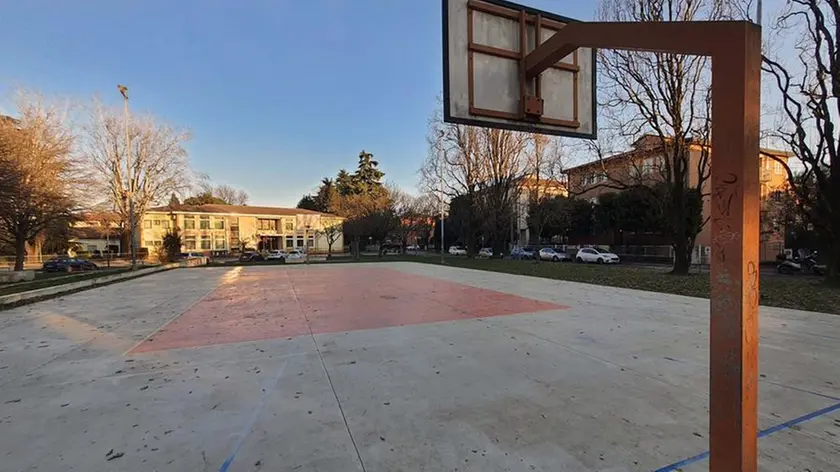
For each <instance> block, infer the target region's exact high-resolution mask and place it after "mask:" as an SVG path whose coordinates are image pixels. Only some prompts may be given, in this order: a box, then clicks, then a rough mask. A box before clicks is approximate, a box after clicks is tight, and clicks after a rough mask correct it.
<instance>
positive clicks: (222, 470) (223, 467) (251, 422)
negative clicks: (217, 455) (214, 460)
mask: <svg viewBox="0 0 840 472" xmlns="http://www.w3.org/2000/svg"><path fill="white" fill-rule="evenodd" d="M288 363H289V361H286V362H284V363H283V365H282V366H281V367H280V371H279V372H277V376H275V377H274V381H273V382H272V383H271V385H269V387H268V388H265V389H264V390H263V397H262V401H261V402H260V404H259V405H258V406H257V407H256V408H255V409H254V413H253V414H252V415H251V419H250V420H249V421H248V423H246V424H245V426H244V427H242V431H240V432H239V439H238V440H237V441H236V444H234V445H233V449H231V451H230V455H228V457H227V459H225V461H224V462H222V465H221V467H219V472H227V470H228V469H229V468H230V465H231V464H232V463H233V459H235V458H236V454H237V453H238V452H239V450H240V449H242V445H243V444H245V439H246V438H247V437H248V435H250V434H251V430H252V429H254V424H255V423H256V422H257V418H259V416H260V413H262V411H263V409H264V408H265V405H266V404H267V403H268V396H269V395H271V392H273V391H274V389H276V388H277V385H278V384H279V383H280V377H282V376H283V371H284V370H286V364H288Z"/></svg>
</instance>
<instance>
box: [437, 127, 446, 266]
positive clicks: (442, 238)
mask: <svg viewBox="0 0 840 472" xmlns="http://www.w3.org/2000/svg"><path fill="white" fill-rule="evenodd" d="M439 137H440V140H438V185H439V186H440V263H441V264H444V263H445V262H446V261H445V260H444V254H445V253H444V251H445V249H444V248H445V247H446V244H445V241H446V237H445V236H444V234H446V232H445V231H444V229H445V228H444V219H443V198H444V197H443V142H442V141H443V130H441V131H440V132H439Z"/></svg>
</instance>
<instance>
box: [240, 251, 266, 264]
mask: <svg viewBox="0 0 840 472" xmlns="http://www.w3.org/2000/svg"><path fill="white" fill-rule="evenodd" d="M264 260H265V257H263V255H262V254H260V253H258V252H244V253H242V255H241V256H239V262H258V261H264Z"/></svg>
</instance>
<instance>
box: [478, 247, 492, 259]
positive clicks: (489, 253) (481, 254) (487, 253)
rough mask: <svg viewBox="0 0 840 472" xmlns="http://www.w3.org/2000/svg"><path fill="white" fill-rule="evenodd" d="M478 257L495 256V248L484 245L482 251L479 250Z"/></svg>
mask: <svg viewBox="0 0 840 472" xmlns="http://www.w3.org/2000/svg"><path fill="white" fill-rule="evenodd" d="M478 257H487V258H490V257H493V249H491V248H489V247H483V248H481V250H480V251H478Z"/></svg>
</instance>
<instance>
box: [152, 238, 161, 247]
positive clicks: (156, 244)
mask: <svg viewBox="0 0 840 472" xmlns="http://www.w3.org/2000/svg"><path fill="white" fill-rule="evenodd" d="M152 242H153V243H154V244H155V247H158V246H160V245H161V244H163V242H162V241H160V240H156V241H152Z"/></svg>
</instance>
